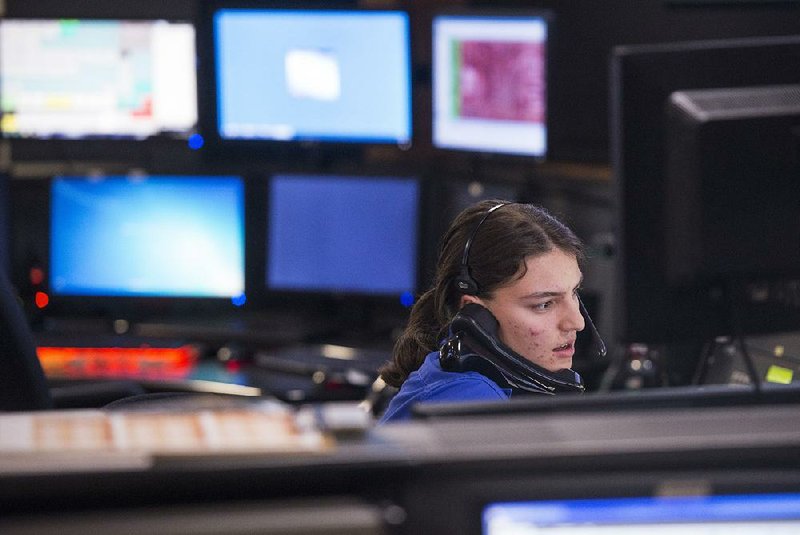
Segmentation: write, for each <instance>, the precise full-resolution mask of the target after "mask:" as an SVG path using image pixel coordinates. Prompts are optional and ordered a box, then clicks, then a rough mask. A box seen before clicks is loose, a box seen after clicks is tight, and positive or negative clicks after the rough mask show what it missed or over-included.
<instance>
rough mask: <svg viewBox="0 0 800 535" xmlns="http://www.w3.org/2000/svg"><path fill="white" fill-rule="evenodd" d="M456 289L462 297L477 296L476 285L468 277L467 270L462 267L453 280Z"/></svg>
mask: <svg viewBox="0 0 800 535" xmlns="http://www.w3.org/2000/svg"><path fill="white" fill-rule="evenodd" d="M455 282H456V287H457V288H458V291H460V292H461V293H462V294H464V295H478V283H476V282H475V279H473V278H472V277H470V276H469V270H468V269H466V268H464V267H462V268H461V273H459V274H458V276H457V277H456V279H455Z"/></svg>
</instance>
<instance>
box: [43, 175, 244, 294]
mask: <svg viewBox="0 0 800 535" xmlns="http://www.w3.org/2000/svg"><path fill="white" fill-rule="evenodd" d="M50 231H51V234H50V288H51V290H52V291H53V293H54V294H56V295H82V296H154V297H158V296H163V297H178V296H185V297H231V298H241V297H242V296H243V294H244V271H245V268H244V185H243V182H242V180H241V179H240V178H238V177H231V176H220V177H208V176H173V177H169V176H150V177H146V178H141V177H139V178H128V177H122V176H116V177H105V178H97V179H95V178H87V177H58V178H55V179H54V180H53V182H52V187H51V229H50Z"/></svg>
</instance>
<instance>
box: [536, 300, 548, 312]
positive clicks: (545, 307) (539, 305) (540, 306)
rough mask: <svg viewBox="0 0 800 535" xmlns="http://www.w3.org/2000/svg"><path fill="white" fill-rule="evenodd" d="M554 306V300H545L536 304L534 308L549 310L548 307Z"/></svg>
mask: <svg viewBox="0 0 800 535" xmlns="http://www.w3.org/2000/svg"><path fill="white" fill-rule="evenodd" d="M552 306H553V302H552V301H545V302H544V303H539V304H537V305H534V306H533V308H534V309H536V310H547V309H548V308H550V307H552Z"/></svg>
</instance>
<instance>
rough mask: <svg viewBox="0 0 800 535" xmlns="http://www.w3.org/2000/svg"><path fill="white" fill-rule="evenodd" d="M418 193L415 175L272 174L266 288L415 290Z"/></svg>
mask: <svg viewBox="0 0 800 535" xmlns="http://www.w3.org/2000/svg"><path fill="white" fill-rule="evenodd" d="M419 199H420V195H419V183H418V181H417V179H414V178H405V177H348V176H329V175H326V176H319V175H318V176H302V175H279V176H273V177H272V178H271V180H270V187H269V202H270V208H269V215H268V233H267V234H268V235H267V240H268V244H267V277H266V282H267V288H268V289H270V290H273V291H276V290H278V291H290V292H312V293H337V294H361V295H385V296H401V297H403V296H407V295H409V294H412V295H413V292H414V290H415V288H416V283H417V250H418V249H417V241H418V234H419V225H418V219H419Z"/></svg>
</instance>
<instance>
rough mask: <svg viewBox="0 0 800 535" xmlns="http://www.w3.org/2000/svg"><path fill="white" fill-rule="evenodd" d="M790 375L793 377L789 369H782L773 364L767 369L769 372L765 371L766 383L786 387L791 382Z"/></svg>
mask: <svg viewBox="0 0 800 535" xmlns="http://www.w3.org/2000/svg"><path fill="white" fill-rule="evenodd" d="M792 375H794V372H793V371H792V370H790V369H789V368H783V367H781V366H775V365H774V364H773V365H772V366H770V367H769V370H767V382H768V383H779V384H782V385H788V384H789V383H791V382H792Z"/></svg>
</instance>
